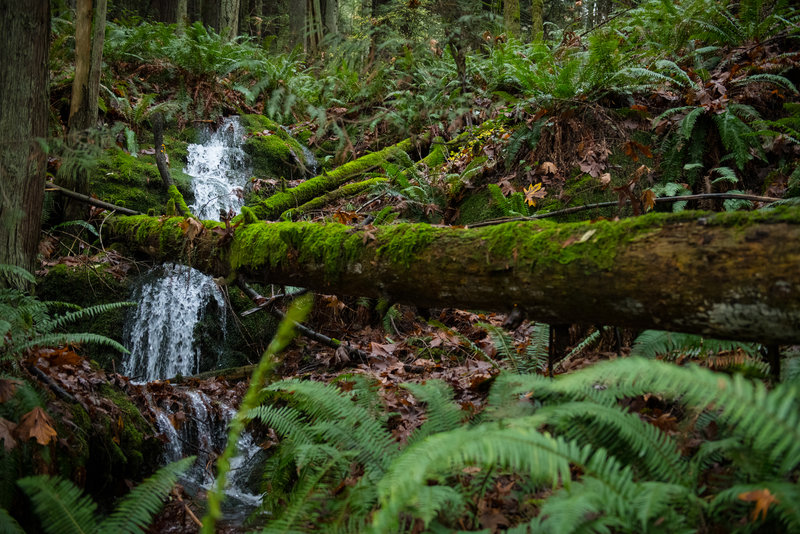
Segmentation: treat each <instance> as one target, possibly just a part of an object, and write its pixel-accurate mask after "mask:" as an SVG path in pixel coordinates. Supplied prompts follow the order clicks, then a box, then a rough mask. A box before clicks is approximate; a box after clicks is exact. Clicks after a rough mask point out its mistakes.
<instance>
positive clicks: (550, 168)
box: [539, 161, 558, 174]
mask: <svg viewBox="0 0 800 534" xmlns="http://www.w3.org/2000/svg"><path fill="white" fill-rule="evenodd" d="M539 170H540V171H542V173H544V174H556V173H557V172H558V167H556V164H555V163H553V162H552V161H545V162H544V163H542V164H541V165H540V166H539Z"/></svg>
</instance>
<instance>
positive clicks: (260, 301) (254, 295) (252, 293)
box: [236, 280, 367, 362]
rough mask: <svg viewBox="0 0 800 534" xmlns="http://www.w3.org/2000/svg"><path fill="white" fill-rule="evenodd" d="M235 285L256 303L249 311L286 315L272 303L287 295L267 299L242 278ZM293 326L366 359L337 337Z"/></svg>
mask: <svg viewBox="0 0 800 534" xmlns="http://www.w3.org/2000/svg"><path fill="white" fill-rule="evenodd" d="M236 285H237V286H239V289H241V290H242V291H243V292H244V294H245V295H247V296H248V298H250V300H252V301H253V302H255V303H256V304H257V305H258V308H256V309H255V310H248V312H249V313H254V311H257V310H260V309H266V310H267V311H268V312H269V313H270V314H272V315H274V316H275V317H277V318H279V319H283V318H284V317H286V314H284V313H283V312H282V311H280V310H279V309H277V308H275V307H274V306H273V304H274V302H275V301H276V300H277V299H278V298H283V297H284V296H288V295H277V296H275V297H272V298H271V299H267V298H266V297H263V296H261V295H259V294H258V292H256V290H255V289H253V288H252V287H250V286H249V285H248V284H247V282H243V281H242V280H236ZM307 291H308V290H303V292H304V293H305V292H307ZM296 295H298V293H293V294H292V296H296ZM295 328H297V331H298V332H299V333H300V334H302V335H303V336H305V337H307V338H309V339H313V340H314V341H319V342H320V343H322V344H323V345H327V346H329V347H331V348H334V349H338V348H339V347H343V348H344V349H345V350H346V351H347V352H348V353H350V354H351V355H354V356H358V357H359V358H361V360H362V361H365V362H366V361H367V355H366V354H365V353H364V352H363V351H362V350H360V349H357V348H355V347H352V346H350V345H349V344H347V343H343V342H341V341H339V340H338V339H333V338H331V337H328V336H326V335H325V334H320V333H319V332H317V331H315V330H312V329H310V328H309V327H307V326H305V325H303V324H300V323H295Z"/></svg>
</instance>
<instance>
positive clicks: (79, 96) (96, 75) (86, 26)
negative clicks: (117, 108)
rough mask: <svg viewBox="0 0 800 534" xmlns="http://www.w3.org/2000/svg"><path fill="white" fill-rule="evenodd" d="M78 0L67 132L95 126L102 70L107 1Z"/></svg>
mask: <svg viewBox="0 0 800 534" xmlns="http://www.w3.org/2000/svg"><path fill="white" fill-rule="evenodd" d="M92 4H93V2H92V0H79V1H78V10H77V16H76V18H77V20H76V23H75V79H74V80H73V82H72V99H71V101H70V109H69V129H70V132H75V131H78V130H86V129H88V128H93V127H94V126H96V125H97V112H98V108H97V101H98V97H99V95H100V74H101V70H102V67H103V41H104V39H105V31H106V8H107V0H96V2H94V7H93V5H92Z"/></svg>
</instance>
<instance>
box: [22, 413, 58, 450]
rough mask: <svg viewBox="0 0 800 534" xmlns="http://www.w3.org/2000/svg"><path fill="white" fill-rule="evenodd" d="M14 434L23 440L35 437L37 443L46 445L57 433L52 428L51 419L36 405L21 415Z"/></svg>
mask: <svg viewBox="0 0 800 534" xmlns="http://www.w3.org/2000/svg"><path fill="white" fill-rule="evenodd" d="M16 434H17V437H18V438H19V439H20V441H23V442H27V441H28V440H29V439H31V438H35V439H36V443H38V444H39V445H47V444H48V443H50V442H51V441H52V440H53V438H55V437H56V436H57V435H58V433H57V432H56V430H55V429H54V428H53V420H52V419H51V418H50V416H49V415H47V412H45V411H44V410H42V409H41V408H40V407H38V406H37V407H36V408H34V409H33V410H31V411H30V412H28V413H26V414H25V415H23V416H22V418H21V419H20V421H19V424H18V425H17V429H16Z"/></svg>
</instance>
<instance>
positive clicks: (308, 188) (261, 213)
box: [251, 139, 414, 220]
mask: <svg viewBox="0 0 800 534" xmlns="http://www.w3.org/2000/svg"><path fill="white" fill-rule="evenodd" d="M413 146H414V143H413V142H412V141H411V139H406V140H404V141H401V142H399V143H397V144H396V145H392V146H390V147H387V148H384V149H383V150H379V151H378V152H372V153H371V154H367V155H366V156H362V157H360V158H358V159H357V160H354V161H350V162H348V163H345V164H344V165H342V166H340V167H338V168H336V169H334V170H332V171H331V172H329V173H326V174H323V175H321V176H317V177H316V178H312V179H310V180H306V181H305V182H303V183H302V184H300V185H298V186H297V187H293V188H292V189H287V190H286V191H283V192H280V193H276V194H274V195H272V196H271V197H269V198H267V199H265V200H262V201H260V202H259V203H257V204H255V205H253V206H251V207H252V209H253V212H254V213H255V214H256V215H257V216H258V217H259V218H260V219H267V220H273V219H277V218H278V217H279V216H280V214H281V213H283V212H284V211H286V210H289V209H292V208H296V207H298V206H300V205H302V204H305V203H306V202H308V201H310V200H312V199H313V198H316V197H318V196H320V195H324V194H325V193H327V192H328V191H332V190H334V189H336V188H337V187H339V186H341V185H342V184H344V183H345V182H347V181H348V180H350V179H352V178H355V177H356V176H360V175H362V174H364V173H365V172H367V171H369V170H371V169H374V168H375V167H377V166H379V165H382V164H383V163H385V162H386V161H388V160H390V159H392V158H393V157H396V156H397V155H398V154H400V153H404V152H407V151H409V150H411V148H413Z"/></svg>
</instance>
